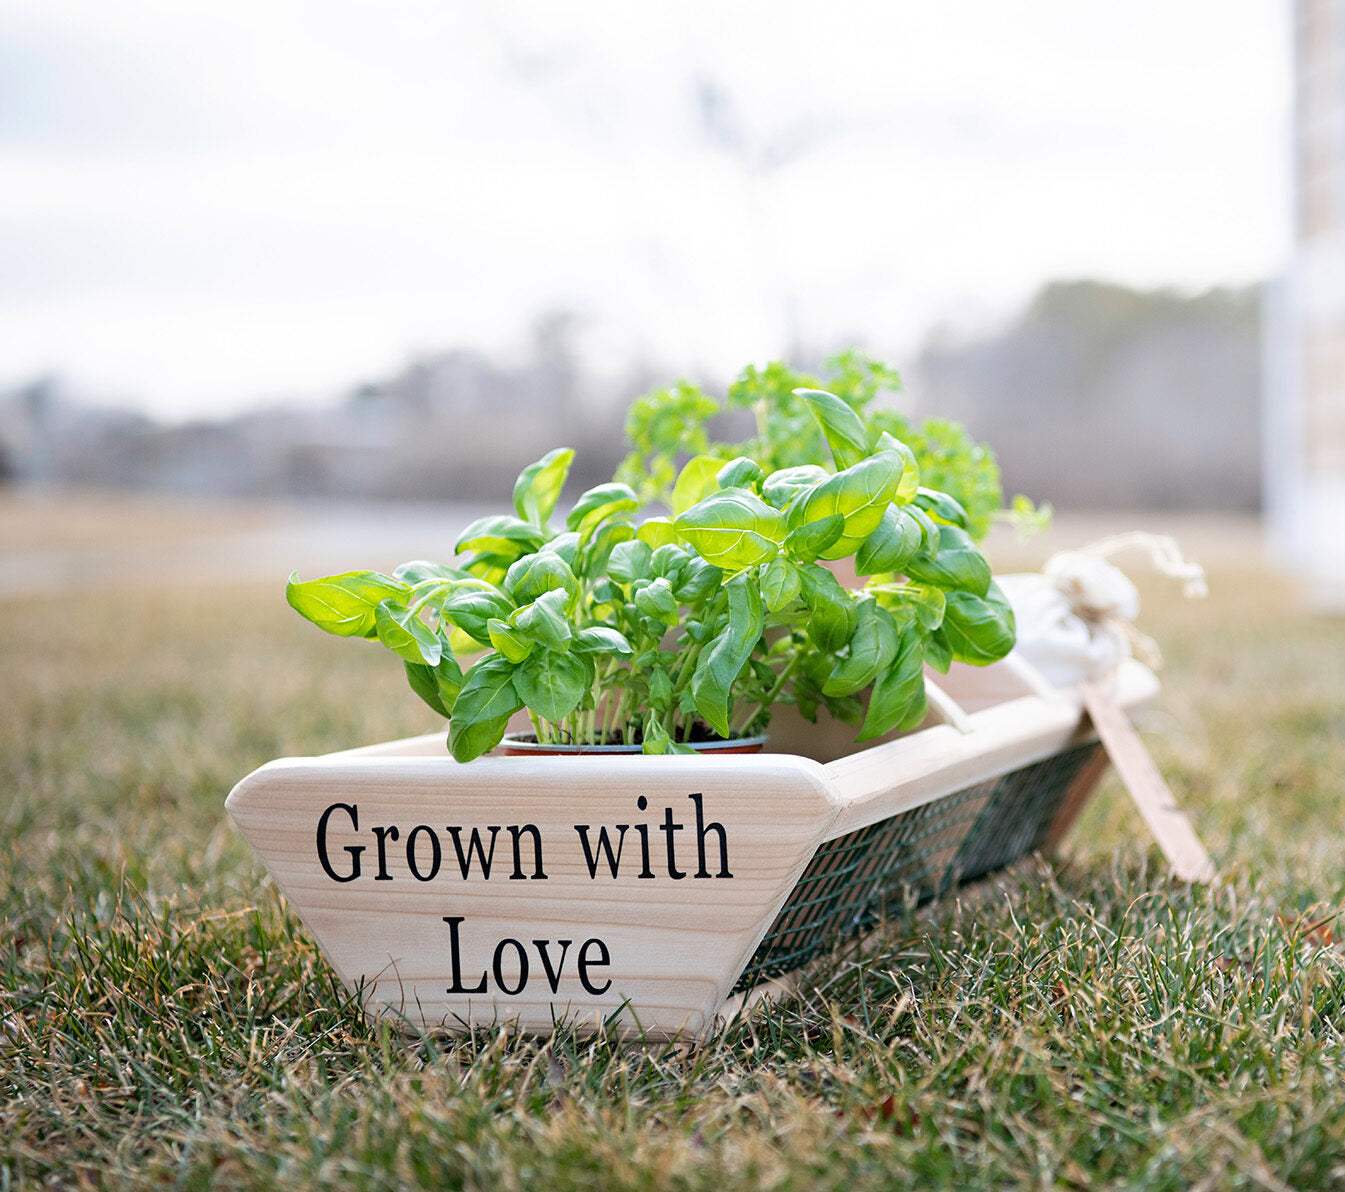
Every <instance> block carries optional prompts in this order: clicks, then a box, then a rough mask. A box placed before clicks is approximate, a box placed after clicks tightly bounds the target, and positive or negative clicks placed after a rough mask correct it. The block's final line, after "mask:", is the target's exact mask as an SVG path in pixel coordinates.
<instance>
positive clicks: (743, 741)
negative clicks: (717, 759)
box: [498, 733, 770, 757]
mask: <svg viewBox="0 0 1345 1192" xmlns="http://www.w3.org/2000/svg"><path fill="white" fill-rule="evenodd" d="M523 735H524V734H522V733H509V734H507V735H506V736H505V738H504V740H503V741H501V742H500V744H499V747H498V751H499V752H500V753H502V754H516V755H517V754H536V755H539V756H543V757H545V756H546V755H548V754H581V753H582V754H590V753H619V754H643V752H644V751H643V749H642V748H641V747H640V746H639V745H551V744H545V743H541V742H538V741H523V740H520V739H519V738H520V737H522V736H523ZM769 740H770V737H769V736H768V735H767V734H765V733H759V734H758V735H757V736H755V737H734V738H732V739H731V740H728V741H692V742H691V743H690V744H691V748H692V749H694V750H695V751H696V752H697V753H757V752H759V751H760V750H761V747H762V746H763V745H765V744H766V742H767V741H769Z"/></svg>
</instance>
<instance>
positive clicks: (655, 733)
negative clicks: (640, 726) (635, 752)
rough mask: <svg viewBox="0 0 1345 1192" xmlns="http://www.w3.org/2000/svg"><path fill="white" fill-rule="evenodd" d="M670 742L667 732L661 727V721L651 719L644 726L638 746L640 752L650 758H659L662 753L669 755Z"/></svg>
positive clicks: (670, 750)
mask: <svg viewBox="0 0 1345 1192" xmlns="http://www.w3.org/2000/svg"><path fill="white" fill-rule="evenodd" d="M671 746H672V740H671V738H669V736H668V730H667V729H666V728H664V727H663V723H662V721H660V720H658V719H657V718H653V719H651V720H650V721H649V723H648V724H646V725H645V726H644V739H643V741H642V742H641V744H640V752H641V753H645V754H649V755H651V756H659V755H661V754H664V753H671V752H672V749H671Z"/></svg>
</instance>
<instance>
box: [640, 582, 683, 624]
mask: <svg viewBox="0 0 1345 1192" xmlns="http://www.w3.org/2000/svg"><path fill="white" fill-rule="evenodd" d="M635 607H636V608H638V609H639V610H640V611H641V612H642V613H643V614H644V615H645V616H646V617H650V618H652V619H653V620H655V621H659V622H661V623H662V624H664V625H667V626H668V627H669V628H670V629H671V628H672V627H673V626H674V625H676V624H677V622H678V620H679V619H680V618H679V617H678V614H677V597H676V596H674V595H673V590H672V584H670V583H669V582H668V581H667V580H666V579H664V578H663V577H662V576H660V577H659V578H658V579H656V580H654V582H653V583H651V584H650V585H649V586H648V587H647V588H641V589H640V590H639V591H638V592H636V593H635Z"/></svg>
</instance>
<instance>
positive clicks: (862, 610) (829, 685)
mask: <svg viewBox="0 0 1345 1192" xmlns="http://www.w3.org/2000/svg"><path fill="white" fill-rule="evenodd" d="M855 614H856V618H855V632H854V634H853V636H852V637H851V638H850V652H849V654H848V655H847V656H846V657H845V658H843V659H842V660H841V661H840V662H838V663H837V664H836V666H835V667H834V668H833V669H832V672H831V674H830V675H829V676H828V677H827V681H826V682H825V683H823V684H822V694H823V695H827V696H832V697H840V696H846V695H854V693H855V692H857V691H860V690H862V689H863V688H865V687H867V686H868V685H869V684H870V683H872V682H873V680H874V679H875V678H876V677H877V676H878V675H880V674H882V673H883V671H885V670H886V669H887V667H888V665H889V664H890V663H891V662H892V660H893V659H894V658H895V657H896V655H897V647H898V645H899V644H900V635H899V634H898V632H897V627H896V625H895V623H894V622H893V620H892V614H891V613H889V612H888V611H887V609H885V608H881V607H880V606H879V605H878V602H877V601H875V600H861V601H859V602H858V604H857V605H856V606H855Z"/></svg>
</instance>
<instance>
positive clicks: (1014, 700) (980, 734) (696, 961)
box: [227, 655, 1159, 1038]
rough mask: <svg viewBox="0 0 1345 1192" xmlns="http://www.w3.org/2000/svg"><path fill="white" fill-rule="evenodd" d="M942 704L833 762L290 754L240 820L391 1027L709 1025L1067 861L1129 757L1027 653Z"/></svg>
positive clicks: (1136, 698)
mask: <svg viewBox="0 0 1345 1192" xmlns="http://www.w3.org/2000/svg"><path fill="white" fill-rule="evenodd" d="M1105 685H1106V686H1107V688H1108V689H1109V690H1108V694H1109V695H1110V696H1111V698H1112V700H1113V701H1114V702H1115V704H1116V705H1117V706H1119V707H1121V708H1123V709H1125V711H1126V712H1127V713H1128V714H1129V715H1131V716H1134V715H1135V714H1136V713H1137V712H1139V711H1140V710H1142V709H1143V708H1145V707H1146V706H1148V705H1149V704H1151V703H1152V702H1153V700H1154V699H1155V698H1156V696H1157V694H1158V690H1159V686H1158V681H1157V679H1156V678H1155V677H1154V675H1153V674H1152V673H1151V672H1150V671H1149V670H1148V669H1146V668H1145V667H1144V666H1142V665H1141V664H1140V663H1138V662H1136V661H1134V660H1126V661H1125V663H1124V664H1123V665H1122V666H1121V667H1119V668H1118V669H1117V670H1116V671H1115V672H1113V674H1112V675H1111V676H1110V678H1109V679H1107V680H1106V681H1105ZM930 693H931V701H930V702H931V707H932V709H933V714H932V715H931V719H930V721H929V722H927V723H926V725H925V726H924V727H922V728H921V729H919V730H918V731H916V732H913V733H910V734H907V735H906V736H903V737H900V738H898V739H895V740H892V741H889V742H886V743H883V744H878V745H875V746H873V747H871V748H868V749H864V750H862V751H861V752H858V753H855V754H852V755H850V756H848V757H845V758H842V759H840V760H839V761H834V762H831V763H829V764H827V765H822V764H820V763H818V762H816V761H813V760H811V759H808V758H804V757H799V756H796V755H792V754H762V755H759V756H755V757H751V756H748V757H741V756H740V757H713V756H703V757H702V756H697V757H684V756H677V757H672V756H669V757H643V756H639V755H635V756H628V755H618V756H608V757H596V758H595V757H590V756H583V755H580V756H569V757H539V758H530V757H522V758H520V757H510V758H503V757H487V758H481V759H478V760H477V761H474V762H471V763H469V764H467V765H461V764H459V763H457V762H455V761H453V759H452V758H451V757H449V756H448V754H447V752H446V749H445V744H444V737H443V735H442V734H435V735H432V736H426V737H417V738H412V739H410V740H405V741H394V742H390V743H387V744H384V745H375V746H370V747H367V748H363V749H354V750H349V751H346V752H343V753H332V754H327V755H325V756H322V757H308V758H285V759H282V760H280V761H274V762H270V763H268V764H267V765H265V766H262V767H261V768H260V769H259V770H256V771H255V772H254V773H252V774H250V775H248V777H246V778H245V779H243V781H242V782H240V783H239V784H238V785H237V786H236V787H235V788H234V790H233V791H232V792H231V793H230V795H229V798H228V802H227V807H228V810H229V814H230V815H231V816H232V817H233V820H234V822H235V824H236V825H237V826H238V828H239V829H240V830H241V831H242V833H243V835H244V836H245V837H246V838H247V839H248V841H249V842H250V843H251V844H252V845H253V847H254V848H255V849H256V850H257V852H258V853H259V854H260V856H261V857H262V859H263V861H264V862H265V863H266V866H267V868H268V869H269V870H270V872H271V875H272V877H273V878H274V879H275V881H276V884H277V885H278V886H279V887H280V889H281V891H282V892H283V893H284V894H285V896H286V898H287V899H288V900H289V902H290V904H291V906H292V907H293V908H294V910H295V911H296V912H297V913H298V915H299V917H300V918H301V919H302V920H303V922H304V923H305V925H306V926H307V927H308V929H309V930H310V931H312V933H313V935H314V936H315V937H316V939H317V941H318V943H319V945H320V946H321V947H322V949H323V951H324V952H325V954H326V956H327V958H328V960H329V961H330V962H331V964H332V966H333V968H334V969H335V970H336V972H337V973H338V974H339V976H340V977H341V979H342V981H344V982H345V983H346V985H347V986H348V987H349V988H351V989H352V990H357V991H358V992H359V994H360V996H361V998H362V999H363V1002H364V1004H365V1007H366V1009H367V1010H368V1011H369V1012H370V1013H376V1014H386V1015H391V1016H393V1017H395V1018H396V1019H397V1020H398V1021H399V1022H401V1023H403V1024H405V1025H406V1026H407V1027H408V1028H410V1029H430V1030H438V1029H445V1028H446V1029H470V1028H472V1027H477V1026H486V1025H491V1024H494V1023H497V1022H506V1021H508V1022H514V1023H516V1024H517V1026H518V1027H519V1028H520V1029H522V1030H525V1031H528V1032H538V1033H546V1032H549V1031H551V1030H552V1029H553V1028H554V1027H555V1025H556V1024H557V1023H559V1022H561V1021H562V1020H564V1021H566V1022H570V1023H572V1024H580V1025H590V1026H591V1025H595V1024H597V1023H600V1022H606V1023H608V1024H609V1025H613V1026H615V1027H616V1028H617V1029H618V1030H620V1031H621V1032H623V1033H626V1034H639V1035H644V1036H646V1037H651V1038H668V1037H672V1036H679V1035H680V1036H696V1035H700V1034H703V1033H704V1032H706V1031H707V1030H709V1029H710V1028H711V1027H712V1025H713V1024H714V1023H715V1021H716V1018H718V1017H722V1016H724V1015H726V1014H728V1013H731V1012H732V1011H733V1009H734V1008H735V1007H736V1006H737V1005H740V1004H741V1001H742V999H743V997H744V995H746V996H751V995H752V991H754V990H758V991H759V990H760V989H762V988H763V987H764V986H766V985H767V984H768V983H769V982H771V981H773V980H774V979H778V978H780V977H781V976H783V975H785V974H788V973H790V972H792V971H794V970H796V969H797V968H799V966H801V965H803V964H805V963H807V962H808V961H809V960H811V959H813V958H814V957H816V956H819V955H821V954H822V953H824V952H826V951H827V950H828V949H830V948H831V947H833V946H834V945H835V944H836V943H837V942H838V941H840V940H841V939H843V938H845V937H848V936H854V935H856V934H857V933H860V932H862V931H864V930H865V929H866V928H867V927H869V926H870V925H872V924H873V923H875V922H876V921H877V920H878V919H879V918H880V917H881V916H882V915H883V914H884V912H885V910H887V909H888V908H895V907H898V906H906V905H910V904H911V903H920V902H925V901H928V900H930V899H933V898H937V897H939V896H940V895H941V894H943V893H945V892H947V891H948V890H950V889H952V888H954V887H956V886H957V885H959V884H962V883H965V882H970V881H974V880H976V879H978V878H981V877H984V876H985V875H986V874H988V873H991V872H993V871H994V870H996V869H999V868H1002V867H1003V866H1005V865H1007V864H1009V863H1010V862H1012V861H1015V860H1017V859H1018V858H1020V857H1023V856H1024V855H1026V854H1028V853H1030V852H1032V851H1033V850H1034V849H1044V848H1049V847H1051V846H1052V845H1053V844H1054V842H1055V841H1056V840H1057V839H1058V838H1059V837H1060V836H1061V834H1062V833H1063V832H1064V831H1065V830H1066V829H1067V828H1068V826H1069V825H1070V823H1071V822H1072V821H1073V819H1074V817H1075V816H1076V815H1077V813H1078V811H1079V809H1080V807H1081V806H1082V804H1083V802H1084V800H1085V799H1086V798H1087V795H1088V794H1089V792H1090V791H1091V789H1092V787H1093V786H1094V785H1095V783H1096V782H1097V779H1098V778H1099V776H1100V775H1101V773H1102V770H1103V767H1104V765H1105V760H1104V754H1103V753H1102V750H1101V747H1100V746H1099V744H1098V743H1097V738H1096V736H1095V734H1094V732H1093V730H1092V727H1091V724H1090V722H1089V720H1088V718H1087V716H1086V714H1085V712H1084V710H1083V703H1082V697H1081V693H1080V691H1079V690H1077V689H1074V688H1065V689H1053V688H1051V687H1050V686H1049V685H1048V684H1046V683H1045V682H1044V681H1043V680H1042V679H1041V677H1040V676H1039V675H1038V674H1037V673H1036V672H1035V671H1034V670H1033V669H1032V668H1031V667H1030V666H1029V665H1028V664H1026V663H1025V662H1023V661H1022V660H1021V659H1019V658H1018V656H1017V655H1010V656H1009V657H1008V658H1007V659H1005V660H1004V661H1002V662H1000V663H996V664H995V665H993V666H990V667H986V668H984V669H974V668H970V667H960V666H955V667H954V668H953V671H952V673H951V674H950V675H949V676H948V677H947V678H946V679H940V680H939V684H938V686H934V685H932V684H931V687H930ZM474 832H475V838H474V837H473V833H474ZM604 833H605V836H604ZM604 839H605V840H606V846H607V847H606V848H604V844H603V841H604ZM486 861H489V875H488V876H487V873H486V866H485V862H486ZM613 871H615V872H613Z"/></svg>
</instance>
